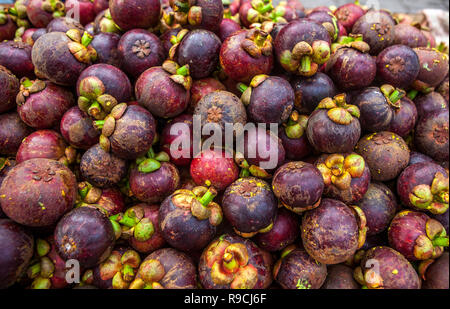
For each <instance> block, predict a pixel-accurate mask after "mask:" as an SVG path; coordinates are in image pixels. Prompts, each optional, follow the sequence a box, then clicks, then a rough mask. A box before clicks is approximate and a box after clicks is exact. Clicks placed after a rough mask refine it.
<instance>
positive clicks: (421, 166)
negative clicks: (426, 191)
mask: <svg viewBox="0 0 450 309" xmlns="http://www.w3.org/2000/svg"><path fill="white" fill-rule="evenodd" d="M436 173H442V175H444V177H448V172H447V171H446V169H445V168H443V167H442V166H440V165H438V164H436V163H434V162H423V163H416V164H413V165H410V166H408V167H407V168H405V169H404V170H403V172H402V173H401V174H400V176H399V177H398V179H397V194H398V196H399V197H400V200H401V201H402V203H403V204H404V205H405V206H407V207H408V208H412V209H415V210H420V209H419V208H417V207H415V206H414V205H413V204H412V203H411V201H410V198H409V195H410V194H411V193H412V191H413V189H414V187H416V186H417V185H421V184H425V185H429V186H431V184H432V182H433V179H434V177H435V175H436Z"/></svg>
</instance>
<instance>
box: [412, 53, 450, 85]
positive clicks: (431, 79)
mask: <svg viewBox="0 0 450 309" xmlns="http://www.w3.org/2000/svg"><path fill="white" fill-rule="evenodd" d="M414 51H415V52H416V54H417V56H418V57H419V63H420V71H419V75H418V76H417V81H418V82H419V83H420V84H423V85H424V86H425V87H436V86H438V85H439V84H440V83H441V82H442V80H444V78H445V76H446V75H447V73H448V70H449V68H448V56H446V55H445V54H443V53H441V52H439V51H437V50H435V49H431V48H427V47H417V48H414ZM417 81H416V82H417ZM419 88H422V87H420V86H419Z"/></svg>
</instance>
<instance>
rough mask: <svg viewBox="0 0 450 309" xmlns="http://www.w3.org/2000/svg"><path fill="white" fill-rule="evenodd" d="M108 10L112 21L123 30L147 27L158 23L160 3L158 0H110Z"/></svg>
mask: <svg viewBox="0 0 450 309" xmlns="http://www.w3.org/2000/svg"><path fill="white" fill-rule="evenodd" d="M109 10H110V12H111V17H112V18H113V20H114V22H115V23H116V24H117V25H118V26H119V27H120V28H121V29H123V30H125V31H127V30H131V29H135V28H144V29H148V28H151V27H154V26H156V25H157V24H158V22H159V17H160V14H161V3H160V1H158V0H128V1H121V0H110V1H109Z"/></svg>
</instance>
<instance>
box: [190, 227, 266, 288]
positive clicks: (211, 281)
mask: <svg viewBox="0 0 450 309" xmlns="http://www.w3.org/2000/svg"><path fill="white" fill-rule="evenodd" d="M271 268H272V259H271V257H270V255H269V254H268V253H267V252H266V251H263V250H261V249H260V248H259V247H258V246H256V245H255V244H254V243H253V242H252V241H251V240H248V239H244V238H241V237H239V236H233V235H230V234H224V235H222V236H220V237H218V238H217V239H216V240H214V241H213V242H212V243H211V244H210V245H209V246H208V247H207V248H206V249H205V250H204V251H203V253H202V255H201V257H200V262H199V265H198V272H199V277H200V282H201V284H202V286H203V287H204V288H206V289H265V288H268V287H269V286H270V284H271V283H272V274H271Z"/></svg>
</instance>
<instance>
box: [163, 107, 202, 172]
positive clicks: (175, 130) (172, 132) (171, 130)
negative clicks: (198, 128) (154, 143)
mask: <svg viewBox="0 0 450 309" xmlns="http://www.w3.org/2000/svg"><path fill="white" fill-rule="evenodd" d="M193 138H194V137H193V120H192V115H190V114H182V115H180V116H177V117H175V118H173V119H171V120H169V122H168V123H167V124H166V126H165V127H164V128H163V130H162V133H161V140H160V144H161V150H162V151H164V152H165V153H166V154H168V155H169V157H170V162H171V163H173V164H175V165H177V166H187V165H190V164H191V160H192V156H193V147H194V145H193ZM177 145H178V147H177Z"/></svg>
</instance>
